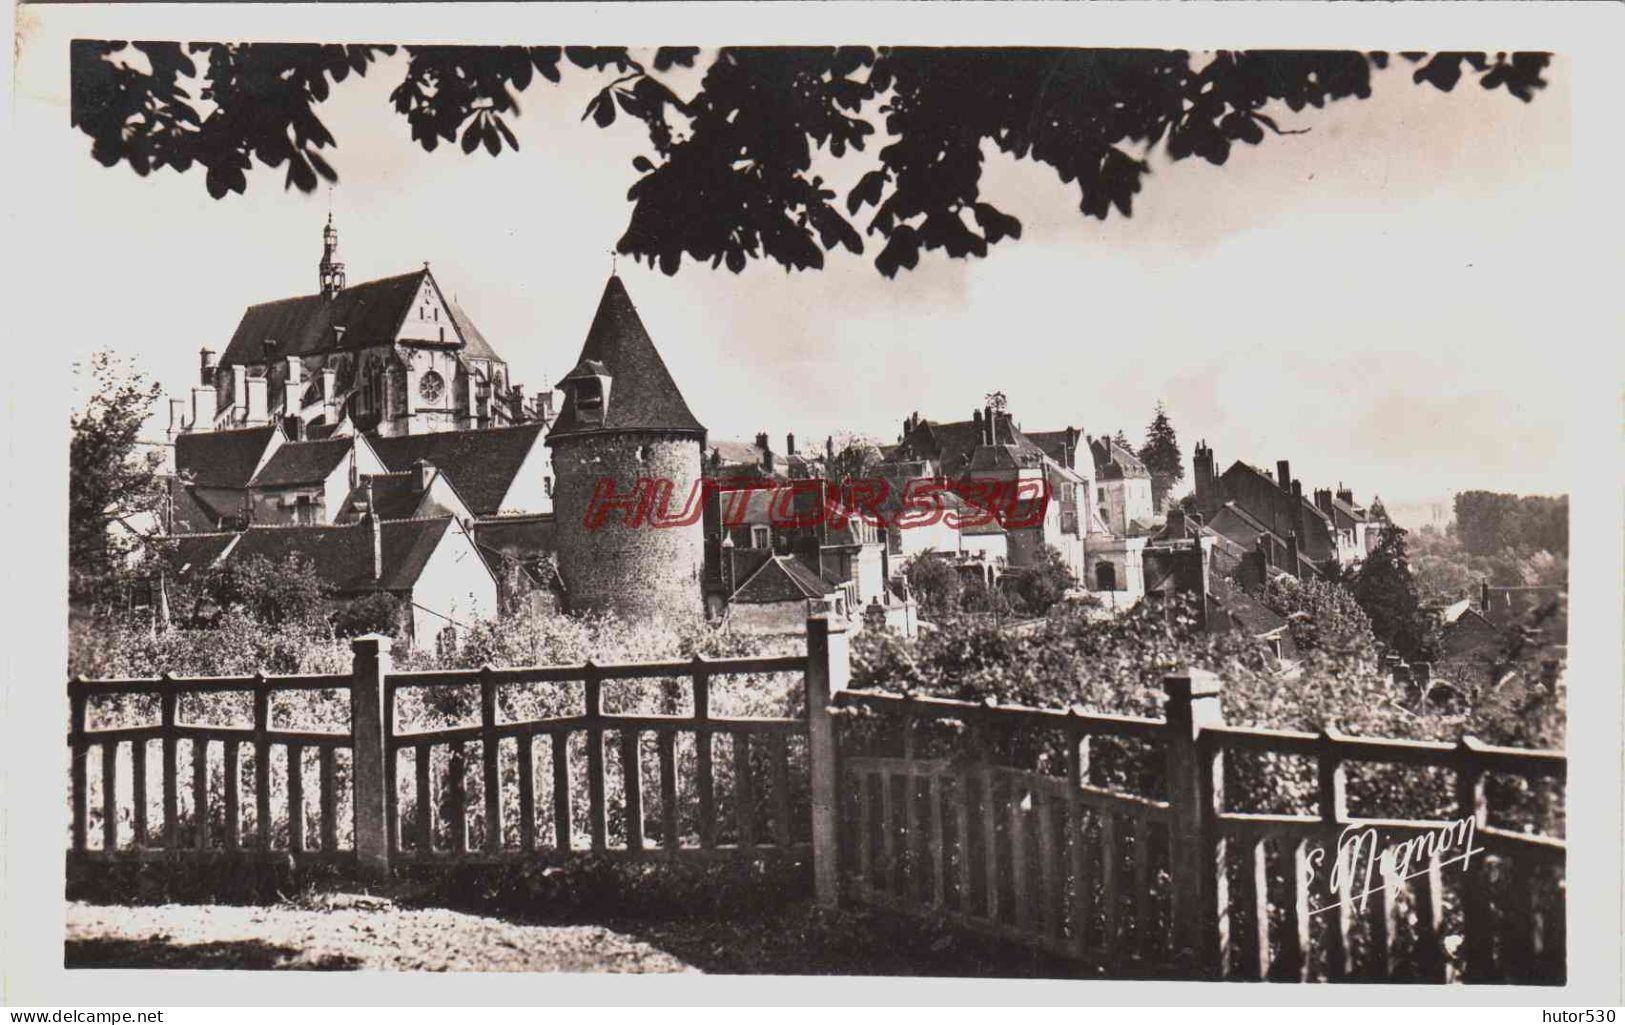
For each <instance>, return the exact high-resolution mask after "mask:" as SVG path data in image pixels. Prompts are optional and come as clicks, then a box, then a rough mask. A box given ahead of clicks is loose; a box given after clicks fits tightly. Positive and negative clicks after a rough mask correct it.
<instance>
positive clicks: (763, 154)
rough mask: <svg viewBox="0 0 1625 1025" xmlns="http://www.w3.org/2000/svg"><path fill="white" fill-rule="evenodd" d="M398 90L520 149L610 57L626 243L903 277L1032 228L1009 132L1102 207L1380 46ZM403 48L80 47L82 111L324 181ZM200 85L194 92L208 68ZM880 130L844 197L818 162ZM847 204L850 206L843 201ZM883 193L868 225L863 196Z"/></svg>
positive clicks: (434, 62)
mask: <svg viewBox="0 0 1625 1025" xmlns="http://www.w3.org/2000/svg"><path fill="white" fill-rule="evenodd" d="M404 49H405V53H406V57H407V62H406V72H405V78H404V80H403V81H402V82H401V84H400V85H399V86H397V87H396V88H395V89H394V91H393V92H391V94H390V100H391V102H392V104H393V105H394V108H395V110H396V112H397V113H399V114H401V115H402V116H403V117H405V119H406V121H407V124H408V125H409V128H410V131H411V136H412V138H413V139H414V140H415V141H417V142H418V143H419V144H420V145H422V146H423V148H424V149H425V150H434V149H435V148H436V147H437V146H439V145H440V143H442V142H454V143H458V144H459V145H461V147H462V149H463V151H464V152H465V153H473V152H474V151H475V150H477V149H479V148H481V147H484V148H485V150H486V151H487V152H488V153H489V154H491V155H492V156H495V155H497V154H500V153H501V152H503V150H504V149H505V148H507V149H517V148H518V147H519V139H518V137H517V136H516V135H515V134H514V131H513V129H512V128H511V127H510V126H509V124H508V121H509V119H510V118H511V117H512V116H513V115H515V114H517V113H518V111H519V105H518V101H517V98H516V94H517V93H520V92H523V91H524V90H525V89H526V88H528V87H529V86H530V84H531V83H532V82H533V81H534V80H535V79H536V77H537V76H540V77H541V78H544V79H546V80H547V81H549V82H558V81H560V80H561V78H562V76H563V74H564V72H565V71H566V70H569V69H572V68H573V69H576V70H577V71H580V72H590V73H596V74H599V75H602V76H609V77H610V78H609V81H608V82H607V83H606V84H605V85H604V86H603V87H602V88H601V89H599V90H598V91H597V92H596V93H595V94H594V95H593V97H592V99H591V100H590V101H589V102H588V104H587V108H586V110H585V111H584V112H583V114H582V118H583V120H585V119H587V118H589V117H590V118H591V119H592V120H593V122H594V123H595V124H597V125H599V126H600V127H607V126H608V125H611V124H613V123H614V122H615V119H616V118H617V117H618V116H622V115H624V116H627V117H632V118H636V119H637V120H639V121H641V122H643V124H644V126H645V128H646V130H647V134H648V139H649V146H650V152H648V153H645V154H640V155H638V156H637V157H636V158H635V159H634V160H633V162H632V163H633V168H634V169H635V171H636V172H637V174H638V177H637V178H636V179H635V180H634V181H633V183H632V185H631V187H630V189H629V190H628V193H627V198H628V199H630V200H631V201H632V204H633V206H632V214H631V218H630V221H629V223H628V225H627V228H626V231H625V233H624V234H623V235H622V236H621V238H620V241H619V243H618V248H619V250H620V252H622V253H625V254H627V255H630V256H634V257H636V258H638V259H640V260H646V261H648V263H649V264H650V265H651V266H658V267H659V268H660V269H661V270H662V271H664V272H665V273H667V274H674V273H676V271H677V269H678V267H679V266H680V265H681V263H682V259H683V257H684V256H688V257H690V258H691V259H696V260H704V261H709V262H710V263H711V265H712V266H714V267H715V266H720V265H723V264H726V265H727V266H728V268H729V269H731V270H734V271H736V272H737V271H740V270H742V269H744V267H745V265H746V263H747V262H748V261H749V260H755V259H768V260H772V261H774V262H776V263H778V264H780V265H782V266H784V267H785V268H787V269H791V268H794V269H808V268H812V269H816V268H821V267H822V266H823V264H824V253H825V252H826V251H830V250H834V249H836V248H842V249H846V250H848V251H850V252H853V253H861V252H863V251H864V241H863V235H864V234H867V235H870V236H876V237H877V239H878V244H879V252H878V253H877V254H876V255H875V257H874V263H875V266H876V267H877V268H878V269H879V270H880V272H881V273H882V274H885V275H887V276H888V277H891V276H894V275H895V274H896V273H897V271H898V270H899V269H900V268H913V267H915V266H916V265H917V264H918V263H919V258H920V253H921V251H922V250H925V251H936V250H942V251H944V252H946V253H947V254H948V255H950V256H956V257H965V256H984V255H986V253H987V250H988V247H989V246H992V245H995V244H997V243H998V242H1000V241H1002V240H1004V239H1007V238H1020V236H1021V222H1020V221H1019V220H1017V219H1016V218H1015V217H1012V216H1010V215H1009V214H1007V213H1005V212H1003V211H1002V210H1000V209H999V208H998V207H997V206H996V205H994V203H993V202H990V201H989V199H988V198H987V197H984V196H983V195H982V193H981V173H982V164H983V161H984V159H985V156H986V154H987V152H988V147H989V146H991V147H992V148H993V149H995V150H997V151H998V152H1002V153H1005V154H1008V155H1010V156H1012V157H1014V158H1016V159H1027V160H1034V161H1037V162H1039V163H1042V164H1044V165H1046V166H1048V167H1050V168H1051V169H1052V170H1053V171H1054V172H1055V174H1056V176H1057V177H1058V178H1059V179H1060V180H1061V181H1062V182H1063V183H1066V184H1068V185H1071V186H1073V187H1075V188H1076V189H1077V194H1078V208H1079V210H1080V211H1081V212H1082V213H1083V214H1084V215H1086V216H1089V217H1096V218H1101V219H1104V218H1105V217H1106V216H1107V214H1108V213H1109V212H1110V211H1111V210H1112V209H1114V208H1115V209H1116V210H1117V211H1118V212H1119V213H1121V214H1122V215H1123V216H1125V217H1126V216H1130V215H1131V214H1132V212H1133V200H1134V196H1135V194H1136V193H1138V192H1139V191H1140V190H1141V188H1142V185H1143V182H1144V178H1145V176H1146V174H1147V173H1148V172H1149V169H1150V166H1149V164H1148V163H1147V159H1146V158H1147V157H1148V155H1149V154H1150V153H1151V151H1152V149H1153V148H1154V147H1157V146H1158V145H1160V144H1163V143H1165V144H1166V145H1165V147H1164V150H1163V151H1164V152H1165V153H1166V155H1167V156H1168V157H1169V158H1170V159H1173V160H1183V159H1185V158H1187V157H1192V156H1196V157H1200V158H1202V159H1203V160H1206V161H1208V162H1209V163H1212V164H1219V165H1222V164H1223V163H1225V161H1226V160H1227V159H1228V158H1229V155H1230V151H1231V147H1232V146H1233V145H1235V144H1236V143H1246V144H1248V145H1258V144H1259V143H1261V142H1262V141H1263V140H1264V138H1265V137H1266V135H1267V134H1289V133H1293V132H1297V131H1302V130H1304V129H1301V128H1283V127H1282V126H1281V125H1280V124H1279V123H1278V122H1277V120H1276V118H1275V116H1274V115H1273V114H1272V113H1269V112H1267V110H1266V108H1268V110H1269V111H1278V110H1279V108H1280V107H1283V106H1284V107H1285V109H1286V110H1288V111H1291V112H1294V113H1296V112H1300V111H1302V110H1304V108H1306V107H1317V108H1318V107H1323V106H1324V105H1325V104H1326V103H1327V102H1328V101H1332V100H1339V99H1345V98H1349V97H1354V98H1364V97H1366V96H1369V95H1370V91H1371V71H1372V68H1373V67H1377V68H1381V67H1386V66H1387V63H1388V56H1387V55H1386V54H1383V53H1371V54H1364V53H1355V52H1351V51H1233V52H1232V51H1219V52H1215V53H1211V54H1199V55H1194V56H1193V55H1192V54H1190V53H1187V52H1185V51H1181V50H1083V49H1060V48H1001V49H976V48H952V49H925V48H912V47H882V48H878V49H876V48H870V47H773V48H761V47H728V48H724V49H721V50H718V51H716V52H715V54H714V56H713V57H712V59H711V62H710V64H709V65H708V66H707V67H706V68H705V70H704V72H703V76H702V79H701V84H700V86H699V88H698V89H697V90H696V91H694V92H693V94H692V95H691V96H688V97H687V98H684V97H682V96H680V95H679V94H678V93H677V91H676V90H675V89H674V87H673V86H672V84H670V82H669V81H668V80H667V79H668V77H669V75H668V73H670V72H672V71H673V70H674V69H676V68H679V67H681V68H694V67H695V62H696V60H697V59H698V57H699V55H700V50H699V48H697V47H661V48H660V49H658V50H656V51H655V52H654V55H653V58H652V59H651V60H649V61H648V63H647V64H646V63H644V62H643V61H641V60H639V59H637V58H636V57H634V56H633V54H632V52H631V51H629V50H627V49H625V48H622V47H563V48H560V47H556V46H536V47H521V46H409V47H405V48H404ZM394 52H395V47H393V46H382V45H374V46H332V45H318V44H271V43H244V44H221V43H189V44H182V43H175V42H138V43H128V44H127V43H123V42H105V41H97V40H76V41H75V42H74V43H73V44H72V54H71V58H72V59H71V64H72V76H73V92H72V123H73V125H74V126H76V127H78V128H79V129H81V130H82V131H83V132H85V134H87V135H89V136H90V137H91V138H92V139H93V140H94V144H93V146H92V149H91V153H92V155H93V156H94V157H95V158H96V159H97V160H99V161H101V162H102V163H103V164H106V165H108V166H113V165H116V164H118V163H120V162H125V163H128V164H129V165H130V167H131V169H132V170H134V171H135V172H136V173H137V174H140V175H145V174H148V173H149V172H151V171H153V170H155V169H161V168H165V167H168V168H172V169H174V170H176V171H182V172H184V171H187V170H189V169H190V168H191V167H192V165H194V164H198V165H201V166H203V167H204V168H205V172H206V173H205V179H204V181H205V185H206V187H207V188H208V190H209V194H210V195H211V196H213V197H215V198H217V199H218V198H221V197H223V196H224V195H225V194H226V193H228V192H239V193H240V192H243V191H244V190H245V189H246V187H247V178H246V173H247V171H248V169H249V168H250V167H251V166H252V164H253V162H254V161H255V160H258V161H259V162H260V163H262V164H264V165H266V166H268V167H281V166H283V165H284V164H286V165H287V168H288V169H287V178H286V186H291V187H297V188H299V189H300V190H302V191H305V192H309V191H311V190H313V189H315V188H316V187H317V184H318V182H319V180H320V179H325V180H327V181H336V180H337V178H338V174H337V172H336V170H335V169H334V168H333V166H332V165H331V164H330V163H329V162H328V161H327V160H326V159H325V158H324V157H323V156H322V154H321V151H322V150H325V149H328V148H329V147H331V146H333V145H334V144H335V140H334V139H333V136H332V135H331V134H330V133H329V132H328V130H327V128H326V127H325V126H324V125H323V123H322V121H321V119H320V118H318V117H317V116H316V113H315V108H316V107H317V106H318V105H319V104H321V103H322V102H324V101H326V100H327V98H328V96H329V95H330V92H331V90H332V86H333V85H336V84H338V83H341V82H343V81H345V80H346V79H347V78H348V77H349V76H350V75H351V74H355V75H365V74H366V73H367V71H368V69H369V68H370V67H371V66H372V64H373V63H374V62H376V61H377V60H378V59H379V58H380V57H384V56H388V55H391V54H393V53H394ZM1402 56H1403V57H1404V58H1405V59H1406V60H1408V61H1410V62H1412V63H1413V64H1415V65H1416V70H1415V71H1414V73H1413V75H1412V79H1413V80H1414V81H1415V82H1418V83H1423V82H1426V83H1428V84H1430V85H1432V86H1434V87H1435V88H1438V89H1441V90H1444V91H1446V92H1448V91H1450V90H1452V89H1454V88H1455V86H1456V85H1457V83H1458V82H1460V81H1461V79H1462V78H1463V77H1464V76H1469V75H1470V76H1473V77H1476V78H1477V80H1478V83H1479V85H1480V86H1482V87H1483V88H1485V89H1505V90H1506V91H1507V92H1508V93H1509V94H1511V95H1513V96H1516V97H1518V98H1519V99H1521V100H1524V101H1528V100H1530V99H1531V98H1532V97H1533V95H1534V90H1536V89H1538V88H1541V87H1542V86H1544V85H1545V81H1544V80H1543V79H1542V77H1541V73H1542V72H1543V71H1544V70H1545V69H1546V67H1547V65H1548V63H1549V60H1550V58H1549V56H1548V55H1546V54H1541V53H1511V54H1508V53H1498V54H1495V55H1493V56H1490V55H1487V54H1482V53H1437V54H1431V55H1428V54H1420V53H1407V54H1403V55H1402ZM194 82H196V83H201V84H200V86H198V92H199V100H200V105H198V106H194V105H193V103H192V95H191V91H190V90H189V89H188V88H187V86H188V84H190V83H194ZM872 117H873V118H875V120H878V122H879V127H880V128H883V129H884V132H885V135H884V138H883V141H882V144H881V145H880V146H879V148H878V150H876V151H875V152H874V156H873V158H872V159H871V160H870V166H869V167H868V170H866V171H865V172H864V173H863V174H862V175H861V177H859V178H858V180H857V184H856V185H855V186H854V187H853V188H852V189H851V190H850V191H849V192H848V193H847V195H846V196H845V202H844V204H843V203H842V202H841V197H839V196H837V194H836V193H835V191H834V190H833V189H832V188H831V187H830V186H829V185H828V184H827V183H826V182H825V181H824V179H823V177H822V176H821V175H820V174H817V173H814V164H815V157H817V156H818V154H820V153H822V154H825V156H823V157H821V158H819V159H818V163H819V164H820V166H827V165H828V161H829V160H831V159H833V160H840V159H842V158H845V157H847V156H848V155H849V154H850V153H852V152H854V151H857V152H864V151H865V149H866V146H868V144H869V143H870V142H871V141H875V140H874V137H875V136H876V134H877V125H876V123H875V120H872V119H871V118H872ZM843 205H844V208H845V209H844V210H843V209H842V207H843ZM865 208H870V209H871V211H872V212H871V213H869V215H868V220H867V222H866V223H864V224H863V225H862V231H861V233H860V230H859V226H858V224H857V221H858V217H859V214H860V211H863V210H864V209H865Z"/></svg>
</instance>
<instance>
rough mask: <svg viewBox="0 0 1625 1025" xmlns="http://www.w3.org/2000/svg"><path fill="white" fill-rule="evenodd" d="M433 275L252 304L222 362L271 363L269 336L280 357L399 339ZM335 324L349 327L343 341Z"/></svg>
mask: <svg viewBox="0 0 1625 1025" xmlns="http://www.w3.org/2000/svg"><path fill="white" fill-rule="evenodd" d="M428 273H429V272H428V271H427V270H418V271H413V272H412V273H410V274H400V275H397V276H395V277H392V278H379V279H378V280H376V281H367V282H363V283H362V284H359V285H351V286H350V287H349V288H346V289H343V290H341V291H340V292H339V293H338V294H337V295H335V296H333V298H331V299H327V298H325V297H323V296H322V295H320V294H316V295H301V296H296V297H294V298H291V299H276V300H273V301H271V302H265V303H258V304H256V305H253V306H250V307H249V308H248V309H246V310H244V311H243V318H242V320H240V321H238V322H237V330H236V331H235V332H233V333H232V336H231V342H230V343H229V344H228V345H227V346H226V351H225V353H224V354H223V355H222V356H221V357H220V365H221V366H222V367H226V366H231V365H232V364H235V363H250V364H252V363H264V362H266V352H265V340H266V339H268V338H270V339H275V340H276V342H277V355H278V356H312V355H315V354H317V353H323V352H335V351H338V350H341V349H359V348H363V347H365V346H369V345H388V344H390V343H392V342H394V341H395V335H396V334H397V332H399V331H400V328H401V323H402V321H404V320H405V319H406V314H407V311H408V310H410V309H411V307H412V302H413V300H415V299H416V298H417V294H418V289H419V288H420V287H422V284H423V278H424V276H425V275H427V274H428ZM335 327H342V328H344V335H343V337H342V339H341V338H340V337H339V336H338V335H336V334H335V332H334V330H333V329H334V328H335Z"/></svg>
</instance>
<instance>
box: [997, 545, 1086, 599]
mask: <svg viewBox="0 0 1625 1025" xmlns="http://www.w3.org/2000/svg"><path fill="white" fill-rule="evenodd" d="M1077 584H1078V581H1077V579H1076V578H1075V577H1074V576H1073V575H1072V569H1071V567H1069V566H1068V565H1067V564H1066V557H1065V556H1063V555H1062V554H1061V553H1060V552H1059V551H1057V550H1056V549H1055V548H1054V547H1053V546H1051V545H1045V546H1044V551H1043V554H1042V556H1041V557H1040V558H1039V560H1038V561H1037V562H1035V563H1033V564H1032V565H1030V566H1024V567H1022V568H1021V569H1019V570H1016V571H1015V572H1014V573H1012V574H1010V576H1009V577H1008V578H1007V579H1006V583H1005V588H1006V589H1007V590H1008V591H1009V593H1010V594H1013V595H1015V596H1016V597H1017V598H1019V599H1020V600H1021V604H1022V606H1023V607H1024V608H1025V609H1026V610H1027V611H1028V612H1029V613H1031V614H1033V615H1037V616H1042V615H1043V614H1044V613H1046V612H1048V611H1049V610H1050V606H1052V605H1054V604H1055V603H1056V602H1058V601H1060V600H1061V597H1062V596H1063V595H1065V594H1066V592H1067V591H1070V590H1071V589H1072V588H1074V587H1076V586H1077Z"/></svg>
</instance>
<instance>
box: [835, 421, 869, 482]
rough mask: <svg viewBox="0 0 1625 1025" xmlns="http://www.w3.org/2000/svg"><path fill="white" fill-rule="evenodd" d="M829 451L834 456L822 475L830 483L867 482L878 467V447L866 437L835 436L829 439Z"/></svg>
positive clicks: (844, 434)
mask: <svg viewBox="0 0 1625 1025" xmlns="http://www.w3.org/2000/svg"><path fill="white" fill-rule="evenodd" d="M830 449H831V450H832V451H833V452H834V453H835V455H834V457H833V458H832V459H830V460H828V465H827V466H826V467H825V468H824V473H825V475H826V476H827V477H828V478H829V480H830V481H831V483H835V484H841V483H844V482H846V481H852V480H868V479H870V478H871V477H873V476H874V475H875V468H876V467H878V466H879V465H880V460H881V455H880V446H879V445H878V444H877V443H876V442H875V440H874V439H873V438H870V437H868V436H866V435H862V434H851V433H846V432H843V433H841V434H837V435H835V436H834V437H832V438H831V439H830Z"/></svg>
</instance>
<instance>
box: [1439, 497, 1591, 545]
mask: <svg viewBox="0 0 1625 1025" xmlns="http://www.w3.org/2000/svg"><path fill="white" fill-rule="evenodd" d="M1455 512H1456V537H1457V538H1458V539H1459V540H1460V542H1461V546H1462V548H1463V549H1465V550H1466V551H1467V553H1468V554H1470V555H1496V554H1498V553H1500V552H1503V551H1508V550H1510V551H1516V552H1521V553H1528V552H1538V551H1545V552H1551V553H1553V554H1554V555H1561V556H1564V557H1565V558H1567V556H1568V554H1569V498H1568V496H1567V495H1559V496H1557V497H1555V498H1553V497H1548V496H1546V495H1524V496H1521V497H1520V496H1518V495H1510V494H1502V493H1498V492H1493V491H1463V492H1461V493H1459V494H1457V495H1456V499H1455Z"/></svg>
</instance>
